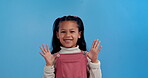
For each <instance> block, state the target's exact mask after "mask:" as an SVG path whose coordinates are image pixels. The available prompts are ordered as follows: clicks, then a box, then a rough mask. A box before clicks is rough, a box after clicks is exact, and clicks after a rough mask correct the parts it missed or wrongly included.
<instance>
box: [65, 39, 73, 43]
mask: <svg viewBox="0 0 148 78" xmlns="http://www.w3.org/2000/svg"><path fill="white" fill-rule="evenodd" d="M72 40H73V39H64V41H65V42H66V43H70V42H71V41H72Z"/></svg>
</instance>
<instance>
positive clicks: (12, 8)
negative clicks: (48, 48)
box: [0, 0, 148, 78]
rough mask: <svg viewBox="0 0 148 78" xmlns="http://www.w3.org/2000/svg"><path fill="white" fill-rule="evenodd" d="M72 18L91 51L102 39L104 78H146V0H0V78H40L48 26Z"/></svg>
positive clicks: (147, 18)
mask: <svg viewBox="0 0 148 78" xmlns="http://www.w3.org/2000/svg"><path fill="white" fill-rule="evenodd" d="M64 15H75V16H79V17H81V18H82V20H83V22H84V25H85V39H86V42H87V48H88V49H90V47H91V44H92V42H93V40H95V39H100V40H101V41H102V43H101V44H102V46H103V49H102V51H101V52H100V54H99V60H100V61H101V69H102V74H103V78H148V73H147V71H148V31H147V30H148V1H147V0H0V78H41V77H42V75H43V68H44V66H45V61H44V59H43V58H42V56H40V54H39V52H40V49H39V47H40V46H41V44H49V45H51V37H52V24H53V22H54V20H55V19H56V18H58V17H61V16H64Z"/></svg>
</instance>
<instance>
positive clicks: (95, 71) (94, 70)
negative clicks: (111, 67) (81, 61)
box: [87, 40, 102, 78]
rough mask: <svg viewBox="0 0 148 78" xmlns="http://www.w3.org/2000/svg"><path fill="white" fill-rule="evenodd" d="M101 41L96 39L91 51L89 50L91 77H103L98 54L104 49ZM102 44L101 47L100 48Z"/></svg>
mask: <svg viewBox="0 0 148 78" xmlns="http://www.w3.org/2000/svg"><path fill="white" fill-rule="evenodd" d="M100 43H101V41H98V40H95V41H94V42H93V44H92V48H91V50H90V52H87V56H88V67H89V70H88V71H89V74H90V77H89V78H102V74H101V69H100V61H99V60H98V54H99V52H100V50H101V49H102V46H100ZM99 46H100V48H98V47H99Z"/></svg>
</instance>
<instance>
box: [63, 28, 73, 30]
mask: <svg viewBox="0 0 148 78" xmlns="http://www.w3.org/2000/svg"><path fill="white" fill-rule="evenodd" d="M61 30H66V29H61ZM69 30H75V29H74V28H71V29H69Z"/></svg>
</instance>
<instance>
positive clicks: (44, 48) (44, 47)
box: [42, 44, 47, 52]
mask: <svg viewBox="0 0 148 78" xmlns="http://www.w3.org/2000/svg"><path fill="white" fill-rule="evenodd" d="M42 46H43V50H44V51H45V52H47V50H46V46H44V44H42Z"/></svg>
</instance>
